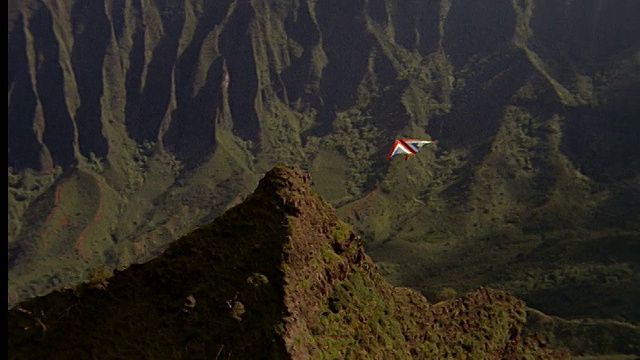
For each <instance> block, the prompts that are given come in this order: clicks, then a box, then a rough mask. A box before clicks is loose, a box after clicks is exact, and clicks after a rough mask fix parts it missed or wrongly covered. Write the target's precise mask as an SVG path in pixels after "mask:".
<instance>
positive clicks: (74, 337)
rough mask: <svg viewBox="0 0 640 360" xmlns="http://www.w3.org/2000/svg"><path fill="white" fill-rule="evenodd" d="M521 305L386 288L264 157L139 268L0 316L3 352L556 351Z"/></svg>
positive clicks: (553, 354)
mask: <svg viewBox="0 0 640 360" xmlns="http://www.w3.org/2000/svg"><path fill="white" fill-rule="evenodd" d="M524 321H525V308H524V304H523V302H522V301H521V300H519V299H516V298H515V297H513V296H511V295H509V294H507V293H504V292H501V291H497V290H491V289H485V288H482V289H479V290H477V291H475V292H472V293H469V294H467V295H465V296H462V297H460V298H458V299H449V300H446V301H443V302H439V303H437V304H430V303H428V302H427V301H426V299H425V298H424V297H423V296H421V295H420V294H418V293H417V292H415V291H413V290H410V289H407V288H396V287H393V286H391V285H389V284H388V283H386V282H385V281H384V280H383V279H382V277H381V276H380V275H379V274H378V273H377V272H376V270H375V265H374V264H373V262H372V261H371V259H370V258H369V257H368V256H367V255H366V254H365V253H364V251H363V246H362V241H361V240H360V239H359V238H358V237H357V236H356V235H355V234H354V233H353V232H352V231H351V230H350V228H349V226H348V225H347V224H345V223H344V222H342V221H340V220H339V219H338V217H337V216H336V214H335V212H334V210H333V209H332V208H331V206H330V205H329V204H327V203H326V202H325V201H324V200H323V199H322V198H320V197H319V196H318V195H317V194H316V193H315V192H314V191H313V190H312V189H311V181H310V178H309V176H308V175H307V174H306V173H304V172H301V171H298V170H294V169H290V168H286V167H283V166H277V167H275V168H274V169H273V170H271V171H270V172H268V173H267V174H266V175H265V177H264V178H263V179H262V180H261V181H260V185H259V186H258V188H257V189H256V191H255V192H254V193H253V194H252V195H250V196H249V197H248V198H247V199H246V200H245V201H244V202H243V203H242V204H240V205H238V206H236V207H234V208H232V209H230V210H228V211H227V212H225V213H224V214H223V215H222V216H220V217H219V218H218V219H217V220H216V221H215V222H213V223H212V224H209V225H205V226H202V227H200V228H198V229H196V230H195V231H193V232H191V233H189V234H188V235H186V236H184V237H182V238H181V239H179V240H177V241H175V242H174V243H173V244H172V245H171V246H170V247H169V248H168V249H167V251H166V252H165V253H163V254H162V255H160V256H158V257H157V258H156V259H154V260H151V261H149V262H147V263H145V264H142V265H135V266H132V267H131V268H129V269H126V270H124V271H122V272H118V273H116V274H115V276H113V277H111V278H107V279H102V280H101V281H98V279H96V281H95V282H93V283H92V284H89V285H86V284H85V285H82V286H80V287H78V288H77V289H75V290H65V291H62V292H54V293H51V294H49V295H47V296H44V297H40V298H35V299H32V300H28V301H26V302H24V303H22V304H20V305H19V306H18V307H17V308H15V309H14V310H12V311H10V312H9V355H10V358H15V359H31V358H33V359H41V358H43V357H47V358H49V357H54V358H56V359H79V358H92V359H122V358H127V359H133V358H153V359H159V358H163V359H164V358H172V359H183V358H188V359H205V358H206V359H210V358H212V357H214V356H215V358H222V359H226V358H233V359H245V358H246V359H255V358H265V359H286V358H292V359H350V358H360V357H362V356H364V357H366V358H385V359H408V358H415V359H442V358H446V357H449V356H453V357H455V358H463V357H469V358H476V359H477V358H482V359H514V358H520V357H522V356H535V357H536V358H538V359H561V358H568V356H567V355H568V354H567V353H566V352H565V351H562V350H557V349H553V348H551V347H548V346H546V345H545V343H544V342H543V341H542V340H541V338H540V336H538V337H535V336H529V335H523V334H522V327H523V324H524Z"/></svg>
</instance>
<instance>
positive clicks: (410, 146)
mask: <svg viewBox="0 0 640 360" xmlns="http://www.w3.org/2000/svg"><path fill="white" fill-rule="evenodd" d="M435 142H436V141H434V140H418V139H407V138H402V139H396V140H395V141H394V142H393V145H392V146H391V150H389V154H388V155H387V160H389V159H391V157H393V156H394V155H398V154H404V158H405V159H408V158H409V156H411V155H415V154H417V153H418V151H419V150H420V149H421V148H422V147H423V146H425V145H427V144H431V143H435Z"/></svg>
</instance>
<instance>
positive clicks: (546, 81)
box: [7, 0, 640, 351]
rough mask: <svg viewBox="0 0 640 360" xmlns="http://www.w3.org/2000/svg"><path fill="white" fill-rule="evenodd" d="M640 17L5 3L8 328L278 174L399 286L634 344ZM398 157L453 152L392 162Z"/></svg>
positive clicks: (623, 11) (574, 6) (401, 4)
mask: <svg viewBox="0 0 640 360" xmlns="http://www.w3.org/2000/svg"><path fill="white" fill-rule="evenodd" d="M638 13H640V3H639V2H638V1H636V0H620V1H615V2H613V1H609V2H604V1H597V0H594V1H580V2H576V1H563V2H548V1H537V0H526V1H514V0H498V1H495V2H492V3H491V4H490V5H489V4H487V3H485V2H478V1H469V0H455V1H450V0H440V1H430V2H407V1H395V0H362V1H351V2H345V1H339V0H322V1H315V0H278V1H272V0H222V1H215V2H203V1H198V0H193V1H184V2H180V3H173V2H163V1H154V2H149V1H140V0H104V1H90V2H87V1H68V2H64V3H61V2H50V1H37V0H30V1H20V2H18V1H10V2H9V4H8V53H9V56H8V112H7V115H8V131H9V137H8V157H7V160H8V164H9V169H8V180H9V188H8V195H9V199H8V200H9V201H8V212H9V216H8V223H9V224H8V225H9V226H8V228H9V232H8V242H9V249H8V250H9V251H8V262H9V267H8V271H9V276H8V280H9V289H8V300H9V301H8V302H9V307H12V306H14V305H16V304H17V303H18V302H20V301H21V300H24V299H28V298H31V297H33V296H36V295H42V294H46V293H48V292H51V291H52V290H54V289H60V288H63V287H65V286H73V285H75V284H77V283H79V282H82V281H85V280H87V279H88V278H90V277H92V276H95V274H100V273H104V272H107V273H110V272H111V271H112V270H113V269H124V268H127V267H128V266H129V265H130V264H132V263H142V262H145V261H148V260H149V259H152V258H154V257H155V256H157V255H158V254H160V253H162V252H163V250H164V249H166V248H167V246H168V245H169V244H170V243H171V242H173V241H175V240H176V239H178V238H180V237H181V236H182V235H184V234H186V233H188V232H190V231H191V230H192V229H194V228H196V227H198V226H200V225H202V224H206V223H209V222H211V221H212V220H213V219H215V218H216V217H218V216H219V215H221V214H222V213H223V212H224V211H225V210H226V209H228V208H230V207H231V206H233V205H235V204H238V203H240V202H241V201H242V199H243V198H244V197H245V196H247V195H248V194H250V193H251V192H252V190H253V189H255V187H256V184H257V180H258V178H259V177H260V176H261V175H262V174H263V173H264V172H265V171H267V170H268V169H270V168H271V167H272V166H273V165H274V164H276V163H277V162H284V163H287V164H291V165H295V166H299V167H301V168H304V169H308V170H309V172H310V174H311V176H312V177H313V179H314V186H315V188H316V189H317V190H318V191H319V193H320V194H321V195H322V196H323V197H324V198H325V199H327V200H328V201H329V202H330V203H331V204H332V205H333V206H335V207H336V208H338V211H339V214H340V215H341V217H342V218H343V219H345V221H347V222H349V223H350V224H352V225H353V227H354V229H355V230H356V232H357V233H358V234H359V235H360V236H362V238H363V239H365V242H366V246H367V253H368V254H369V255H370V256H371V257H372V258H373V259H374V260H375V262H376V264H377V265H378V266H379V268H380V270H381V272H382V273H383V274H384V276H385V278H386V279H388V280H389V281H391V282H393V284H394V285H402V286H409V287H412V288H414V289H417V290H419V291H420V292H422V293H424V294H426V295H427V297H429V298H432V297H434V296H435V294H436V293H437V292H438V291H439V290H440V289H441V288H442V287H453V288H455V289H456V290H457V291H459V292H462V293H464V292H467V291H470V290H473V289H476V288H478V287H480V286H490V287H492V288H499V289H502V290H505V291H508V292H509V293H512V294H514V295H517V296H518V297H520V298H522V299H524V300H525V301H527V304H529V305H531V306H533V307H535V308H538V309H540V310H543V311H544V312H545V313H550V314H553V315H557V316H561V317H564V318H566V319H567V320H576V321H581V320H584V321H590V318H597V319H598V321H595V322H593V323H594V324H596V325H594V326H599V325H598V324H601V323H600V321H599V320H607V321H614V322H615V321H621V322H623V323H626V324H627V325H629V326H635V325H633V324H637V323H638V321H640V311H639V310H638V304H637V302H636V301H635V299H636V298H638V296H640V293H639V292H640V290H639V289H638V287H637V286H634V284H637V283H638V282H639V281H640V271H639V268H638V266H637V264H638V263H640V241H638V240H639V239H640V227H639V224H640V202H639V201H638V199H640V196H639V195H640V177H639V175H638V174H639V170H640V158H639V157H638V151H637V145H636V143H637V138H638V137H640V126H639V124H640V123H639V122H638V121H637V114H638V113H639V112H640V109H639V108H638V104H639V103H638V101H637V100H636V98H637V94H638V93H639V92H640V89H639V85H638V84H640V38H639V37H638V36H636V34H637V33H639V32H640V28H639V26H640V23H639V22H638V21H637V19H636V18H637V16H636V14H638ZM400 136H411V137H419V138H435V139H438V140H439V142H438V146H437V147H429V148H425V149H423V150H422V151H421V152H420V154H418V156H415V157H413V158H412V159H411V160H410V161H403V160H402V159H392V161H389V162H387V161H385V160H384V157H385V155H386V151H387V149H388V146H389V145H390V144H391V142H392V140H393V139H394V138H396V137H400ZM594 249H598V251H594ZM549 294H553V296H549ZM625 351H626V350H625Z"/></svg>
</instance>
